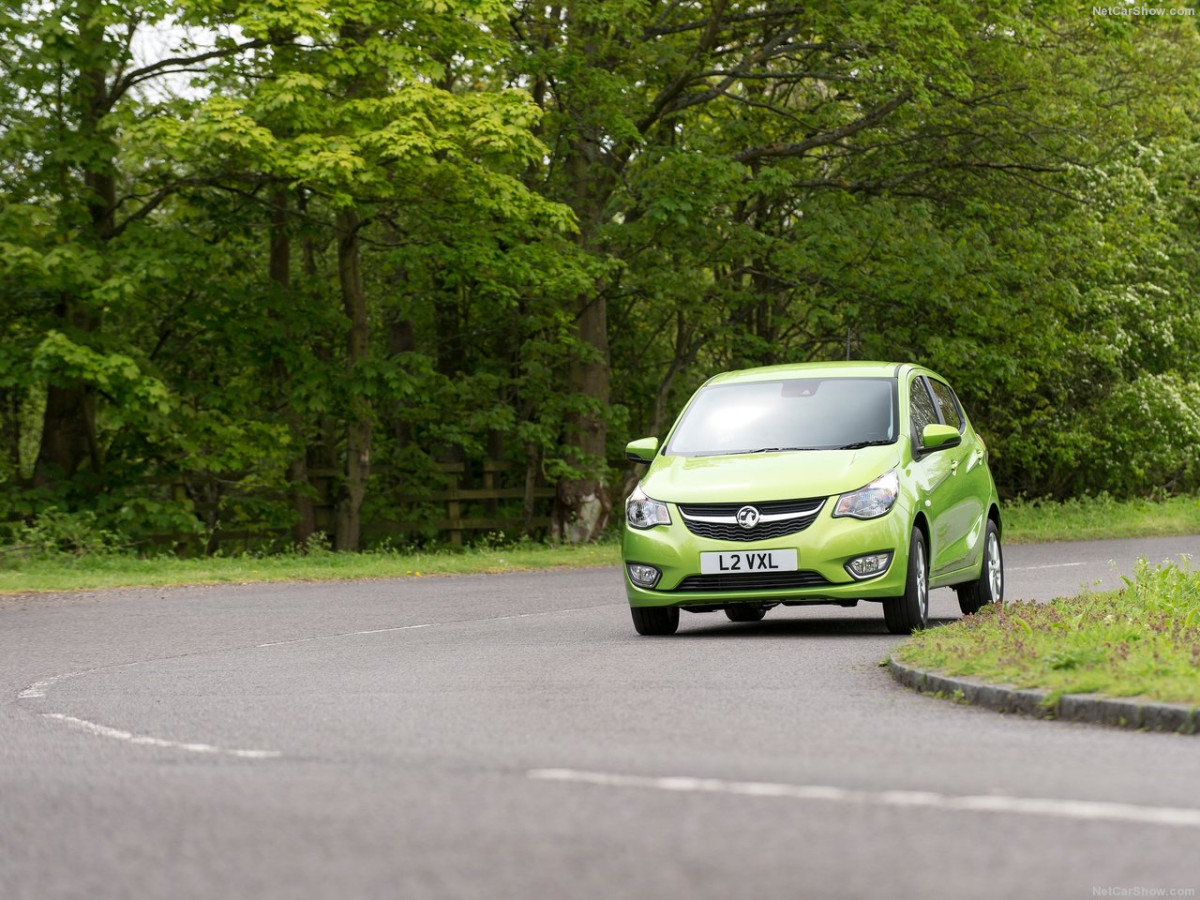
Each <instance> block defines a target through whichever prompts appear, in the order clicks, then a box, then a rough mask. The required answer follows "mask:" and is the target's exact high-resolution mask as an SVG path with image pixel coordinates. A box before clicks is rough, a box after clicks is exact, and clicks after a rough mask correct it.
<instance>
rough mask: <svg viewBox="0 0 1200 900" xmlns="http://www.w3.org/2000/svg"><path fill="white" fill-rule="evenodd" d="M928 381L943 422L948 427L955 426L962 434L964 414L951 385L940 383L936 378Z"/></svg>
mask: <svg viewBox="0 0 1200 900" xmlns="http://www.w3.org/2000/svg"><path fill="white" fill-rule="evenodd" d="M926 380H927V381H928V382H929V387H930V388H932V389H933V398H934V399H935V400H936V401H937V405H938V409H939V410H940V411H941V413H942V421H943V422H945V423H946V424H947V425H953V426H954V427H955V428H957V429H958V430H959V432H961V431H962V430H963V417H962V412H961V411H960V409H959V406H958V398H957V397H955V396H954V391H952V390H950V385H948V384H945V383H944V382H941V381H938V380H937V379H936V378H929V379H926Z"/></svg>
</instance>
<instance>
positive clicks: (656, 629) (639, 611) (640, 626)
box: [629, 606, 679, 636]
mask: <svg viewBox="0 0 1200 900" xmlns="http://www.w3.org/2000/svg"><path fill="white" fill-rule="evenodd" d="M629 611H630V612H631V613H632V614H633V627H634V628H636V629H637V633H638V634H646V635H652V636H665V635H668V634H674V633H675V630H676V629H677V628H678V627H679V607H677V606H631V607H629Z"/></svg>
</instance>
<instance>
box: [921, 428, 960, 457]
mask: <svg viewBox="0 0 1200 900" xmlns="http://www.w3.org/2000/svg"><path fill="white" fill-rule="evenodd" d="M961 443H962V435H961V434H959V433H958V429H957V428H955V427H954V426H953V425H926V426H925V430H924V431H922V432H921V450H922V451H926V452H932V451H934V450H948V449H949V448H951V447H957V446H958V445H959V444H961Z"/></svg>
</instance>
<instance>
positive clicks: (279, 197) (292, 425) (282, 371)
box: [267, 186, 317, 545]
mask: <svg viewBox="0 0 1200 900" xmlns="http://www.w3.org/2000/svg"><path fill="white" fill-rule="evenodd" d="M288 205H289V204H288V190H287V188H286V187H283V186H280V187H276V188H275V189H274V190H273V191H272V192H271V244H270V252H269V255H268V261H267V275H268V278H269V279H270V282H271V287H272V289H273V290H272V295H273V296H272V309H271V314H272V316H274V317H275V318H277V319H279V320H280V321H283V322H284V323H285V324H284V329H285V334H286V330H287V325H286V316H285V315H282V314H281V313H279V312H277V311H276V310H278V309H281V308H282V307H284V306H286V305H287V304H288V303H289V302H290V298H291V292H292V239H291V235H289V234H288ZM275 377H276V379H277V380H278V383H279V392H280V395H281V405H282V407H283V417H284V419H285V420H286V421H287V423H288V428H289V430H290V431H291V433H292V439H293V440H294V441H295V443H296V446H295V448H294V450H293V451H292V452H293V455H292V459H291V460H290V461H289V462H288V495H289V499H290V500H291V504H292V511H293V512H294V513H295V514H296V523H295V524H294V525H293V526H292V539H293V540H294V541H295V542H296V543H297V544H301V545H303V544H306V543H307V542H308V539H309V538H310V537H312V535H313V533H314V532H315V531H316V530H317V520H316V509H315V508H314V506H313V498H312V491H311V489H310V486H309V481H308V441H307V440H306V435H305V429H304V421H303V420H302V419H301V417H300V416H299V415H298V414H297V413H296V411H295V410H293V409H292V404H291V399H290V397H289V394H290V391H291V375H290V373H289V372H288V371H287V367H286V366H285V365H283V363H282V362H280V361H279V360H276V362H275Z"/></svg>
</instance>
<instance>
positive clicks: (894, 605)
mask: <svg viewBox="0 0 1200 900" xmlns="http://www.w3.org/2000/svg"><path fill="white" fill-rule="evenodd" d="M883 619H884V621H885V622H887V627H888V631H890V632H891V633H892V634H912V633H913V632H914V631H915V630H916V629H918V628H924V627H925V626H927V625H928V624H929V566H928V565H927V563H926V562H925V536H924V535H923V534H921V532H920V530H919V529H917V528H914V529H913V532H912V538H911V539H910V540H909V543H908V578H907V580H906V581H905V582H904V596H902V597H889V598H888V599H886V600H884V601H883Z"/></svg>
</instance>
